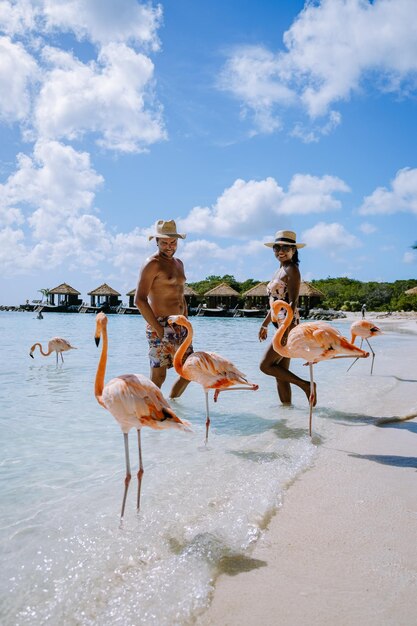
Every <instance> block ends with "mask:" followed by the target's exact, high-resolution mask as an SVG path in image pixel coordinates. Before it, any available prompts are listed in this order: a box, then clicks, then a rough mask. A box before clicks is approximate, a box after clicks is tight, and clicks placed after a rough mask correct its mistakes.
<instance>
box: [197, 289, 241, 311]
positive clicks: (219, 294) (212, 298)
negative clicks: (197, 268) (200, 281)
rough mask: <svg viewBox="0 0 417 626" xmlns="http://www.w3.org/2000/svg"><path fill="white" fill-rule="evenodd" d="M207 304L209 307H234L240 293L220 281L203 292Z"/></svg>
mask: <svg viewBox="0 0 417 626" xmlns="http://www.w3.org/2000/svg"><path fill="white" fill-rule="evenodd" d="M204 297H205V298H206V299H207V306H208V308H210V309H218V308H222V309H234V308H235V307H236V306H237V303H238V300H239V298H240V293H239V292H238V291H236V289H233V287H231V286H230V285H228V284H227V283H221V284H220V285H217V287H213V289H209V291H206V293H205V294H204Z"/></svg>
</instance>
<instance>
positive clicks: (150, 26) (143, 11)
mask: <svg viewBox="0 0 417 626" xmlns="http://www.w3.org/2000/svg"><path fill="white" fill-rule="evenodd" d="M43 10H44V16H45V18H46V23H47V26H48V27H50V28H55V29H58V30H61V31H64V32H65V31H73V32H74V33H75V34H76V36H77V37H78V38H79V39H83V38H87V39H89V40H91V41H93V42H95V43H98V44H100V45H106V44H109V43H110V42H132V43H137V44H140V45H145V46H148V47H150V48H151V49H153V50H156V49H158V47H159V40H158V37H157V30H158V28H159V27H160V25H161V21H162V8H161V6H160V5H157V6H156V7H153V6H151V4H148V3H146V4H145V3H144V4H140V3H139V2H137V0H117V1H116V2H115V0H44V1H43Z"/></svg>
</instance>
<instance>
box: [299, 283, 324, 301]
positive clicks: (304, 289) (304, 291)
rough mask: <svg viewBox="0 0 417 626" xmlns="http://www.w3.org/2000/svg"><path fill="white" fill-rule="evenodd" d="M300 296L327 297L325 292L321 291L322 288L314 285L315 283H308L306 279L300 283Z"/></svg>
mask: <svg viewBox="0 0 417 626" xmlns="http://www.w3.org/2000/svg"><path fill="white" fill-rule="evenodd" d="M299 295H300V296H309V297H310V298H311V297H313V296H314V297H316V298H325V297H326V296H325V294H324V293H323V292H322V291H320V289H316V288H315V287H313V285H310V283H307V282H306V281H305V280H302V281H301V284H300V293H299Z"/></svg>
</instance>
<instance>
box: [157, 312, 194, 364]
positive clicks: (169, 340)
mask: <svg viewBox="0 0 417 626" xmlns="http://www.w3.org/2000/svg"><path fill="white" fill-rule="evenodd" d="M157 319H158V322H159V323H160V324H161V326H163V327H164V338H163V339H159V337H158V335H157V334H156V332H155V330H154V329H153V328H152V326H151V325H150V324H147V325H146V337H147V339H148V343H149V361H150V364H151V367H167V368H170V367H172V366H173V362H174V355H175V353H176V351H177V350H178V348H179V347H180V345H181V344H182V343H183V341H184V339H185V338H186V336H187V332H188V331H187V329H186V328H184V326H179V325H178V324H173V325H172V326H170V325H169V324H168V321H167V320H168V318H167V317H158V318H157ZM192 352H193V346H192V345H190V346H189V347H188V348H187V350H186V352H185V355H184V360H185V359H186V358H187V357H188V356H189V355H190V354H191V353H192Z"/></svg>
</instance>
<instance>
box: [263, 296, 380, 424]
mask: <svg viewBox="0 0 417 626" xmlns="http://www.w3.org/2000/svg"><path fill="white" fill-rule="evenodd" d="M281 309H285V310H286V312H287V315H286V317H285V319H284V321H283V323H282V324H281V326H280V327H279V328H278V330H277V331H276V333H275V336H274V338H273V340H272V346H273V348H274V350H275V352H277V353H278V354H280V355H281V356H284V357H287V358H289V359H291V358H299V359H305V360H306V363H305V365H309V367H310V397H309V405H310V416H309V433H310V436H311V425H312V417H313V405H314V404H315V401H316V392H315V388H314V380H313V365H314V364H315V363H318V362H319V361H326V360H329V359H337V358H343V357H356V358H358V359H359V358H366V357H368V356H369V352H365V351H364V350H361V349H360V348H357V347H356V346H354V345H353V344H351V343H349V341H348V340H347V339H346V338H345V337H343V336H342V335H341V334H340V332H339V331H338V330H337V329H336V328H333V326H330V324H326V323H325V322H305V323H304V324H299V325H298V326H295V327H294V328H293V329H292V330H291V331H290V332H289V334H288V338H287V343H286V344H285V345H282V343H281V342H282V338H283V336H284V335H285V332H286V330H287V329H288V328H289V327H290V326H291V322H292V319H293V315H294V314H293V310H292V308H291V306H290V305H289V304H288V303H287V302H284V301H283V300H276V301H275V302H273V303H272V311H273V316H274V318H275V319H278V313H279V312H280V310H281Z"/></svg>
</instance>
